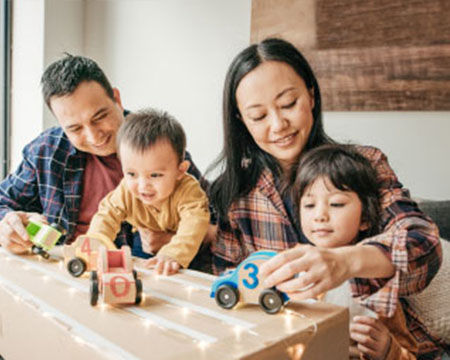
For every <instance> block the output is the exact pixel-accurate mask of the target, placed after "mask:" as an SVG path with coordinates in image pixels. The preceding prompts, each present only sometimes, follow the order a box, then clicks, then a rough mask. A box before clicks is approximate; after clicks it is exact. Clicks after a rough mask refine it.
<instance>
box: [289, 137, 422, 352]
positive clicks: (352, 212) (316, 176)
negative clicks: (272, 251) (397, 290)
mask: <svg viewBox="0 0 450 360" xmlns="http://www.w3.org/2000/svg"><path fill="white" fill-rule="evenodd" d="M294 191H295V194H296V195H295V198H297V199H300V203H299V210H300V222H301V227H302V231H303V233H304V235H305V236H306V238H307V239H308V240H309V241H310V242H311V243H312V244H314V245H316V246H320V247H324V248H336V247H343V246H349V245H355V246H357V243H358V241H359V240H361V239H362V238H364V237H368V236H371V235H375V234H376V233H377V232H378V228H379V223H380V210H379V208H380V204H379V200H378V185H377V181H376V172H375V170H374V169H373V168H372V166H371V164H370V163H369V161H368V160H367V159H366V158H364V157H363V156H362V155H361V154H359V153H358V152H357V150H356V149H355V148H354V147H352V146H349V145H324V146H320V147H318V148H316V149H314V150H311V151H310V152H308V153H306V154H305V156H303V157H302V159H301V160H300V164H299V166H298V172H297V175H296V181H295V185H294ZM343 285H344V286H342V287H340V288H338V289H335V290H333V291H330V292H328V293H327V294H324V300H325V301H329V302H334V301H332V299H330V297H332V296H329V295H336V294H337V295H338V296H337V297H338V298H340V300H342V298H343V297H344V298H347V299H350V297H351V294H350V289H349V286H348V283H344V284H343ZM346 286H347V287H346ZM332 293H334V294H332ZM334 297H335V298H336V296H334ZM339 305H342V301H340V303H339ZM353 305H354V306H350V319H351V320H352V322H351V325H350V337H351V339H352V340H353V341H354V342H356V343H357V349H358V350H359V352H360V354H361V356H362V358H370V359H379V360H381V359H389V360H391V359H392V360H394V359H396V360H398V359H402V360H403V359H416V354H417V350H418V347H417V343H416V341H415V339H414V337H413V336H412V334H411V333H410V332H409V330H408V329H407V325H406V319H405V315H404V312H403V309H402V307H401V302H400V301H399V302H398V305H399V306H397V310H396V312H395V314H394V316H393V317H392V318H383V317H381V316H376V315H375V314H374V313H372V314H373V315H374V316H365V315H363V316H355V317H354V316H353V315H354V313H353V314H352V310H354V309H356V307H357V304H356V303H354V304H353ZM361 308H362V307H361ZM360 310H361V309H360ZM366 310H368V309H366ZM368 312H370V311H368ZM368 312H365V313H368ZM359 313H361V311H359ZM362 313H364V312H362ZM353 349H354V350H355V351H356V349H355V347H353ZM356 352H357V351H356Z"/></svg>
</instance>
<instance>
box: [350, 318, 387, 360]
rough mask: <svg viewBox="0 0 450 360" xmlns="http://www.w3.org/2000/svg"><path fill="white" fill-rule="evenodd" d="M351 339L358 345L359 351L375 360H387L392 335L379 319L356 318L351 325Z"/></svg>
mask: <svg viewBox="0 0 450 360" xmlns="http://www.w3.org/2000/svg"><path fill="white" fill-rule="evenodd" d="M350 338H351V339H352V340H354V341H356V342H357V343H358V345H357V348H358V350H359V351H360V352H361V353H362V354H364V355H366V356H367V357H369V358H370V359H373V360H383V359H385V358H386V355H387V353H388V352H389V348H390V346H391V334H390V332H389V330H388V328H387V327H386V326H385V325H384V324H383V323H382V322H381V321H380V320H378V319H374V318H372V317H369V316H355V317H354V318H353V322H352V323H351V324H350Z"/></svg>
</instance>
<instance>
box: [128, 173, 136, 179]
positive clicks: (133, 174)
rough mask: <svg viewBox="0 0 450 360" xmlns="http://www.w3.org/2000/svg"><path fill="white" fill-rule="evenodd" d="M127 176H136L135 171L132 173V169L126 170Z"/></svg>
mask: <svg viewBox="0 0 450 360" xmlns="http://www.w3.org/2000/svg"><path fill="white" fill-rule="evenodd" d="M127 176H129V177H132V178H133V177H135V176H136V173H134V172H132V171H128V172H127Z"/></svg>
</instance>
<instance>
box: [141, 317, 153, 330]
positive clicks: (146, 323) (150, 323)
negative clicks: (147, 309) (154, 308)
mask: <svg viewBox="0 0 450 360" xmlns="http://www.w3.org/2000/svg"><path fill="white" fill-rule="evenodd" d="M142 323H143V324H144V326H145V327H146V328H147V329H148V328H149V327H150V326H152V325H153V322H152V321H151V320H150V319H144V320H142Z"/></svg>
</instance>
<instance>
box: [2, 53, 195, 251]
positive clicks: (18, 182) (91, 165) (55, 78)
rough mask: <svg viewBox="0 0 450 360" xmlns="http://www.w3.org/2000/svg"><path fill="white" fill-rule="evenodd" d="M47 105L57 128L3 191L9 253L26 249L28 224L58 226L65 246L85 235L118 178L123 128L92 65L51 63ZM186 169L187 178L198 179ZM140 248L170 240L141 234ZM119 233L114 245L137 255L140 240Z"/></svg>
mask: <svg viewBox="0 0 450 360" xmlns="http://www.w3.org/2000/svg"><path fill="white" fill-rule="evenodd" d="M41 84H42V93H43V96H44V100H45V102H46V104H47V106H48V107H49V109H50V110H51V111H52V113H53V114H54V115H55V117H56V119H57V120H58V123H59V126H57V127H53V128H50V129H48V130H46V131H44V132H43V133H41V134H40V135H39V136H38V137H37V138H36V139H34V140H33V141H32V142H31V143H30V144H28V145H27V146H26V147H25V148H24V150H23V160H22V162H21V164H20V165H19V167H18V169H17V170H16V171H15V172H14V173H12V174H10V175H8V176H7V177H6V179H5V180H3V181H2V182H1V183H0V219H1V221H0V245H1V246H3V247H4V248H6V249H8V250H10V251H12V252H14V253H24V252H27V251H28V249H29V248H30V246H31V243H30V241H29V237H28V234H27V232H26V231H25V226H26V225H27V224H28V222H29V220H30V218H32V217H37V218H38V219H41V220H43V221H45V222H49V223H52V222H56V223H58V224H60V225H61V226H62V227H63V228H65V229H66V231H67V234H66V237H65V239H66V241H67V242H71V241H73V240H74V239H75V238H76V236H78V235H80V234H83V233H84V232H85V231H86V230H87V228H88V226H89V223H90V220H91V217H92V216H93V214H94V213H95V212H96V210H97V207H98V204H99V202H100V200H101V199H102V198H103V197H104V196H105V195H106V194H107V193H109V192H110V191H111V190H113V189H114V188H115V187H116V186H117V185H118V183H119V182H120V180H121V178H122V177H123V174H122V170H121V167H120V163H119V160H118V159H117V156H116V134H117V131H118V129H119V127H120V125H121V123H122V122H123V121H124V115H126V113H127V112H126V111H124V109H123V106H122V102H121V100H120V93H119V90H118V89H117V88H112V87H111V85H110V83H109V81H108V79H107V78H106V75H105V74H104V73H103V71H102V70H101V69H100V67H99V66H98V65H97V64H96V63H95V62H94V61H93V60H91V59H88V58H85V57H81V56H72V55H66V56H65V57H64V58H62V59H60V60H58V61H56V62H54V63H52V64H51V65H49V66H48V68H47V69H46V70H45V72H44V74H43V75H42V79H41ZM186 159H187V160H189V161H190V162H191V167H190V168H189V172H190V173H191V174H193V175H194V176H196V177H197V178H199V177H200V172H199V171H198V170H197V168H196V167H195V165H194V164H193V163H192V161H191V158H190V155H189V154H188V153H186ZM140 231H141V236H142V237H143V239H144V241H143V244H142V245H143V248H144V250H145V251H146V252H147V253H150V252H156V251H157V250H158V249H159V248H160V247H161V246H162V245H164V244H165V243H166V242H168V241H169V239H170V236H169V237H168V235H167V234H163V233H161V234H155V233H150V232H148V231H145V230H144V229H140ZM134 238H135V239H133V235H132V233H131V228H130V227H129V226H126V225H124V226H122V231H121V233H120V234H119V236H118V238H117V239H116V245H118V246H120V245H122V244H125V243H128V244H129V245H132V246H133V250H134V251H133V253H134V254H135V255H138V256H143V257H148V255H147V256H146V254H145V253H143V252H142V250H141V244H140V241H139V237H138V236H134Z"/></svg>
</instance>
